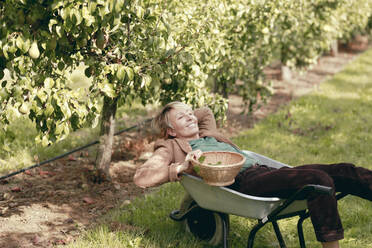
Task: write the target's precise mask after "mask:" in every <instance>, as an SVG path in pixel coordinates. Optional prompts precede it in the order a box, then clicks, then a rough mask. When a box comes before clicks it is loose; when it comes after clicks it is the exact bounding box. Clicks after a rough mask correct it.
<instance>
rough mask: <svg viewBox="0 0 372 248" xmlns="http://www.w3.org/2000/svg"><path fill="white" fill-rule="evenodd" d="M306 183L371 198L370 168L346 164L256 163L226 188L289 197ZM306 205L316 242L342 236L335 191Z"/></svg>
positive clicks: (310, 200) (255, 193)
mask: <svg viewBox="0 0 372 248" xmlns="http://www.w3.org/2000/svg"><path fill="white" fill-rule="evenodd" d="M306 184H318V185H323V186H329V187H332V188H333V189H334V191H335V192H345V193H348V194H352V195H355V196H359V197H361V198H364V199H367V200H370V201H372V171H371V170H368V169H365V168H362V167H356V166H355V165H353V164H348V163H340V164H329V165H324V164H310V165H302V166H298V167H293V168H280V169H274V168H269V167H267V166H262V165H255V166H252V167H250V168H248V169H246V170H244V171H242V172H240V173H239V174H238V176H237V177H236V178H235V183H234V184H233V185H231V186H229V188H232V189H235V190H236V191H239V192H241V193H245V194H249V195H254V196H264V197H265V196H266V197H280V198H288V197H289V196H290V195H291V194H293V193H294V192H296V191H297V190H299V189H301V188H302V187H303V186H304V185H306ZM307 205H308V209H309V213H310V218H311V221H312V223H313V226H314V230H315V234H316V237H317V240H318V241H320V242H330V241H336V240H340V239H342V238H343V236H344V234H343V228H342V224H341V219H340V216H339V213H338V210H337V200H336V198H335V194H334V195H331V196H330V195H320V194H315V195H310V196H309V197H308V198H307Z"/></svg>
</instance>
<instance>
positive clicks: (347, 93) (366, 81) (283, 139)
mask: <svg viewBox="0 0 372 248" xmlns="http://www.w3.org/2000/svg"><path fill="white" fill-rule="evenodd" d="M371 58H372V50H371V49H370V50H368V51H367V52H365V53H364V54H362V55H361V56H359V57H358V58H357V59H356V60H354V61H353V62H352V63H351V64H350V65H349V66H347V67H346V68H345V69H344V70H343V71H342V72H340V73H338V74H337V75H335V76H334V77H333V78H331V79H330V80H328V81H327V82H325V83H323V84H322V85H321V86H320V87H319V88H318V89H317V90H316V91H315V92H313V93H312V94H309V95H307V96H304V97H301V98H299V99H297V100H295V101H293V102H292V103H291V104H290V105H288V106H285V107H283V108H282V109H281V110H280V111H278V112H277V113H276V114H274V115H271V116H269V117H268V118H266V119H265V120H263V121H261V122H260V123H259V124H257V125H256V126H255V127H254V128H253V129H249V130H245V131H243V132H242V133H240V134H239V135H238V136H237V137H236V138H234V142H235V143H237V144H238V145H239V146H240V147H241V148H243V149H247V150H252V151H256V152H258V153H261V154H264V155H267V156H269V157H272V158H274V159H277V160H279V161H282V162H284V163H287V164H291V165H294V166H295V165H299V164H304V163H317V162H319V163H333V162H341V161H345V162H352V163H355V164H357V165H360V166H363V167H366V168H369V169H372V152H371V146H372V132H371V131H372V130H371V129H372V101H371V100H372V59H371ZM182 195H183V189H182V187H181V186H180V185H179V184H178V183H173V184H166V185H163V186H161V187H159V188H158V189H156V190H155V192H153V193H151V194H149V195H146V196H143V197H139V198H137V199H135V200H134V201H133V202H132V203H131V204H129V205H125V206H122V207H120V208H118V209H116V210H114V211H112V212H110V213H109V214H108V215H107V216H105V217H104V219H103V220H102V222H103V224H100V225H99V226H98V227H97V228H96V229H94V230H90V231H89V232H87V234H86V235H83V237H81V239H79V240H78V241H77V242H75V243H72V244H70V245H68V246H67V247H74V248H75V247H76V248H80V247H81V248H83V247H94V248H95V247H149V248H150V247H151V248H164V247H180V248H186V247H187V248H190V247H191V248H194V247H195V248H197V247H209V246H208V245H206V244H205V243H203V242H201V241H198V240H196V239H195V238H193V237H192V236H191V235H189V234H188V233H185V232H184V231H183V229H182V228H181V226H180V225H179V224H178V223H175V222H173V221H171V220H170V219H169V218H168V214H169V212H170V211H171V210H173V209H175V208H178V206H179V202H180V200H181V198H182ZM339 211H340V215H341V218H342V220H343V225H344V228H345V239H344V240H342V241H341V246H342V247H348V248H360V247H366V248H372V235H371V233H372V204H371V202H368V201H365V200H362V199H359V198H356V197H352V196H348V197H346V198H345V199H343V200H342V201H340V202H339ZM116 221H118V222H120V223H122V224H123V225H128V226H130V227H133V228H132V230H125V229H124V230H120V231H119V230H112V229H110V228H108V226H109V224H110V223H111V222H116ZM230 221H231V224H230V230H231V231H230V235H229V238H230V244H231V247H234V248H240V247H246V242H247V235H248V232H249V230H250V228H252V226H253V225H254V224H255V223H256V222H255V221H254V220H249V219H246V218H241V217H237V216H231V217H230ZM296 223H297V218H291V219H285V220H281V221H280V222H279V225H280V226H281V229H282V232H283V235H284V239H285V241H286V243H287V246H288V247H289V248H295V247H299V244H298V237H297V231H296ZM304 230H305V239H306V242H307V243H306V244H307V247H312V248H313V247H321V246H320V244H319V243H318V242H317V241H316V239H315V235H314V232H313V229H312V226H311V223H310V221H309V220H307V221H305V223H304ZM255 247H260V248H265V247H267V248H268V247H279V246H278V244H277V243H276V242H275V234H274V232H273V230H272V228H271V226H270V225H267V226H265V227H264V229H263V230H261V231H260V232H259V233H258V235H257V236H256V240H255Z"/></svg>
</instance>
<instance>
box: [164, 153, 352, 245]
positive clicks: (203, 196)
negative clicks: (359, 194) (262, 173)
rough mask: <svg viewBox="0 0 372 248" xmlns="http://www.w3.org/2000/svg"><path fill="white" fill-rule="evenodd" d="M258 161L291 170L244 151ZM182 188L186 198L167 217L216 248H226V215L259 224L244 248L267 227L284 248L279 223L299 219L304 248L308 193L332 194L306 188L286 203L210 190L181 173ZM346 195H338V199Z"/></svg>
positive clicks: (324, 189)
mask: <svg viewBox="0 0 372 248" xmlns="http://www.w3.org/2000/svg"><path fill="white" fill-rule="evenodd" d="M244 152H246V153H247V154H248V155H250V156H252V157H253V158H255V159H257V160H258V161H259V163H260V164H264V165H266V166H269V167H274V168H281V167H283V166H286V167H291V166H289V165H287V164H284V163H281V162H279V161H276V160H273V159H270V158H268V157H265V156H263V155H260V154H257V153H254V152H251V151H244ZM180 182H181V184H182V186H183V187H184V188H185V190H186V195H185V197H184V199H183V201H182V203H181V206H180V209H179V210H174V211H172V212H171V213H170V218H171V219H173V220H175V221H182V222H183V223H184V225H185V228H186V230H187V231H189V232H191V233H192V234H193V235H195V236H196V237H198V238H199V239H202V240H205V241H207V242H208V243H209V244H210V245H213V246H217V245H219V244H220V243H223V247H224V248H228V247H229V245H228V232H229V214H233V215H237V216H241V217H246V218H251V219H256V220H257V221H258V223H257V224H256V225H255V226H254V227H253V228H252V229H251V231H250V232H249V235H248V242H247V247H248V248H253V244H254V238H255V236H256V233H257V232H258V231H259V230H260V229H261V228H262V227H263V226H264V225H266V224H267V223H271V224H272V226H273V228H274V231H275V235H276V237H277V240H278V242H279V245H280V247H281V248H286V244H285V242H284V239H283V236H282V234H281V231H280V228H279V225H278V220H281V219H285V218H290V217H294V216H299V220H298V223H297V232H298V238H299V242H300V247H301V248H306V246H305V239H304V235H303V228H302V223H303V221H304V220H305V219H306V218H308V217H309V212H308V210H307V204H306V200H303V199H306V196H307V194H309V193H312V192H316V193H319V194H332V193H333V190H332V188H330V187H326V186H321V185H306V186H304V187H303V188H302V189H300V190H298V191H297V192H295V193H294V194H293V195H292V196H291V197H289V198H288V199H280V198H277V197H257V196H252V195H247V194H242V193H240V192H237V191H235V190H232V189H229V188H227V187H218V186H211V185H208V184H206V183H204V182H203V180H202V179H201V178H198V177H195V176H192V175H189V174H186V173H184V174H183V176H182V179H181V181H180ZM344 196H346V194H338V195H337V196H336V197H337V199H341V198H342V197H344Z"/></svg>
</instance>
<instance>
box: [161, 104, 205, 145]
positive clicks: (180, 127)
mask: <svg viewBox="0 0 372 248" xmlns="http://www.w3.org/2000/svg"><path fill="white" fill-rule="evenodd" d="M168 120H169V124H170V126H171V127H169V128H168V129H167V133H168V135H170V136H173V137H176V138H181V139H186V140H193V139H198V138H199V126H198V119H197V118H196V116H195V115H194V111H192V109H188V108H173V109H171V110H170V111H169V112H168Z"/></svg>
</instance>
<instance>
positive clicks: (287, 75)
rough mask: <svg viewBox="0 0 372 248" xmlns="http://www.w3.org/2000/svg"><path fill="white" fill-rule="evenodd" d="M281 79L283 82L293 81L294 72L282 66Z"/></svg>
mask: <svg viewBox="0 0 372 248" xmlns="http://www.w3.org/2000/svg"><path fill="white" fill-rule="evenodd" d="M281 79H282V80H283V81H286V82H289V81H291V80H292V72H291V69H290V68H289V67H288V66H285V65H282V67H281Z"/></svg>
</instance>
